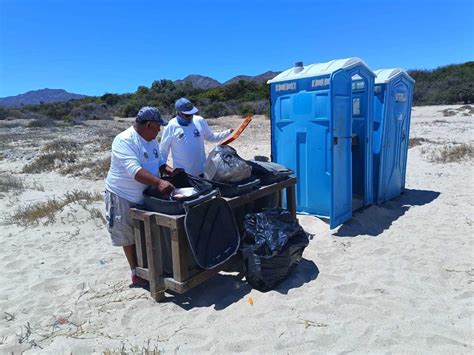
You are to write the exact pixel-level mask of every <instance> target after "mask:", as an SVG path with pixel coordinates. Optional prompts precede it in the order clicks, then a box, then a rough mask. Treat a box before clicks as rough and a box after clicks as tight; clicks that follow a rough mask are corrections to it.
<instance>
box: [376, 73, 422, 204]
mask: <svg viewBox="0 0 474 355" xmlns="http://www.w3.org/2000/svg"><path fill="white" fill-rule="evenodd" d="M375 74H376V78H375V89H374V134H373V151H374V170H373V171H374V200H375V201H376V202H377V203H382V202H384V201H387V200H390V199H391V198H394V197H396V196H398V195H400V194H401V193H402V192H403V191H404V189H405V176H406V166H407V154H408V146H409V137H410V118H411V106H412V102H413V88H414V84H415V80H413V78H412V77H410V76H409V75H408V74H407V72H406V71H405V70H403V69H400V68H395V69H380V70H376V71H375Z"/></svg>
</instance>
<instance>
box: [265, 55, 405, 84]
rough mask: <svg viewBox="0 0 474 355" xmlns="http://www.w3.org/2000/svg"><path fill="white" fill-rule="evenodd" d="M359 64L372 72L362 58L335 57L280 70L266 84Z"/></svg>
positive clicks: (325, 73) (320, 73)
mask: <svg viewBox="0 0 474 355" xmlns="http://www.w3.org/2000/svg"><path fill="white" fill-rule="evenodd" d="M359 65H362V66H364V67H366V68H367V70H368V72H370V73H372V71H371V70H370V68H369V67H368V65H367V64H366V63H365V62H364V61H363V60H362V59H360V58H357V57H352V58H344V59H335V60H331V61H330V62H326V63H316V64H310V65H307V66H295V67H293V68H290V69H288V70H285V71H283V72H281V73H280V74H278V75H277V76H276V77H274V78H273V79H271V80H268V81H267V84H272V83H276V82H280V81H288V80H296V79H302V78H311V77H317V76H324V75H330V74H332V73H334V72H335V71H338V70H340V69H344V70H349V69H351V68H353V67H355V66H359ZM407 75H408V74H407Z"/></svg>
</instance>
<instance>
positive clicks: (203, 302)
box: [167, 259, 319, 310]
mask: <svg viewBox="0 0 474 355" xmlns="http://www.w3.org/2000/svg"><path fill="white" fill-rule="evenodd" d="M318 275H319V269H318V267H317V266H316V264H315V263H314V262H313V261H310V260H307V259H302V260H301V261H300V263H299V265H298V266H297V267H296V268H295V269H294V270H293V272H292V273H291V274H290V275H289V276H288V277H287V278H286V279H285V280H284V281H283V282H282V283H281V284H279V285H278V286H277V287H276V288H275V290H274V291H276V292H279V293H282V294H287V293H288V291H289V290H291V289H293V288H298V287H301V286H303V285H304V284H305V283H308V282H310V281H312V280H315V279H316V278H317V277H318ZM251 290H252V286H250V285H249V284H248V283H247V282H246V281H245V280H244V279H243V273H241V274H239V275H235V274H217V275H215V276H214V277H212V278H210V279H209V280H207V281H205V282H203V283H202V284H200V285H198V286H196V287H194V288H193V289H191V290H189V291H188V292H186V293H184V294H182V295H180V294H175V293H171V294H172V295H173V296H174V297H167V301H170V302H173V303H175V304H177V305H178V306H180V307H182V308H183V309H185V310H189V309H192V308H196V307H211V306H214V309H216V310H222V309H225V308H227V307H228V306H230V305H232V304H233V303H236V302H238V301H240V300H242V299H243V298H244V297H245V295H247V294H249V293H250V291H251Z"/></svg>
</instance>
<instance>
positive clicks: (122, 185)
mask: <svg viewBox="0 0 474 355" xmlns="http://www.w3.org/2000/svg"><path fill="white" fill-rule="evenodd" d="M164 163H165V162H164V161H163V159H161V158H160V148H159V145H158V142H157V141H156V140H155V139H153V140H151V141H149V142H148V141H146V140H145V139H143V138H142V137H141V136H140V135H139V134H138V133H137V131H135V129H134V128H133V126H132V127H130V128H128V129H127V130H125V131H123V132H122V133H120V134H119V135H117V136H116V137H115V139H114V141H113V143H112V156H111V162H110V169H109V173H108V174H107V178H106V180H105V188H106V189H107V190H109V191H111V192H113V193H114V194H116V195H118V196H120V197H122V198H124V199H126V200H128V201H130V202H134V203H137V204H143V190H145V189H146V188H147V185H145V184H142V183H140V182H138V181H137V180H135V174H136V173H137V172H138V171H139V170H140V169H141V168H143V169H145V170H147V171H148V172H150V173H151V174H153V175H155V176H159V168H160V166H161V165H163V164H164Z"/></svg>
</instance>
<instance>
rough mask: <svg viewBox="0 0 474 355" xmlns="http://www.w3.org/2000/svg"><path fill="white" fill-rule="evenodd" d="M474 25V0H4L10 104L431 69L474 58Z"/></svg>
mask: <svg viewBox="0 0 474 355" xmlns="http://www.w3.org/2000/svg"><path fill="white" fill-rule="evenodd" d="M473 18H474V1H472V0H446V1H436V0H432V1H420V0H410V1H408V0H397V1H388V0H387V1H384V0H359V1H356V0H353V1H342V0H320V1H318V0H313V1H309V0H281V1H278V0H273V1H270V0H269V1H263V0H195V1H178V0H176V1H159V0H129V1H122V0H62V1H59V0H0V97H4V96H10V95H16V94H19V93H23V92H26V91H29V90H35V89H41V88H45V87H48V88H62V89H66V90H67V91H70V92H74V93H80V94H88V95H102V94H104V93H105V92H115V93H124V92H134V91H135V90H136V89H137V87H138V86H139V85H146V86H150V85H151V83H152V82H153V81H154V80H157V79H172V80H176V79H181V78H183V77H185V76H186V75H188V74H201V75H207V76H210V77H213V78H215V79H217V80H219V81H221V82H223V81H226V80H228V79H230V78H232V77H233V76H235V75H239V74H246V75H256V74H260V73H262V72H265V71H267V70H275V71H276V70H284V69H287V68H289V67H291V66H292V65H293V64H294V62H295V61H303V62H304V63H305V64H311V63H318V62H325V61H328V60H331V59H336V58H346V57H352V56H357V57H360V58H362V59H363V60H364V61H365V62H366V63H367V64H368V65H369V66H370V67H371V68H372V69H374V70H375V69H378V68H384V67H385V68H386V67H394V66H397V67H403V68H406V69H414V68H417V69H432V68H436V67H438V66H442V65H446V64H451V63H463V62H466V61H468V60H473V58H474V40H473V38H474V20H473Z"/></svg>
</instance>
